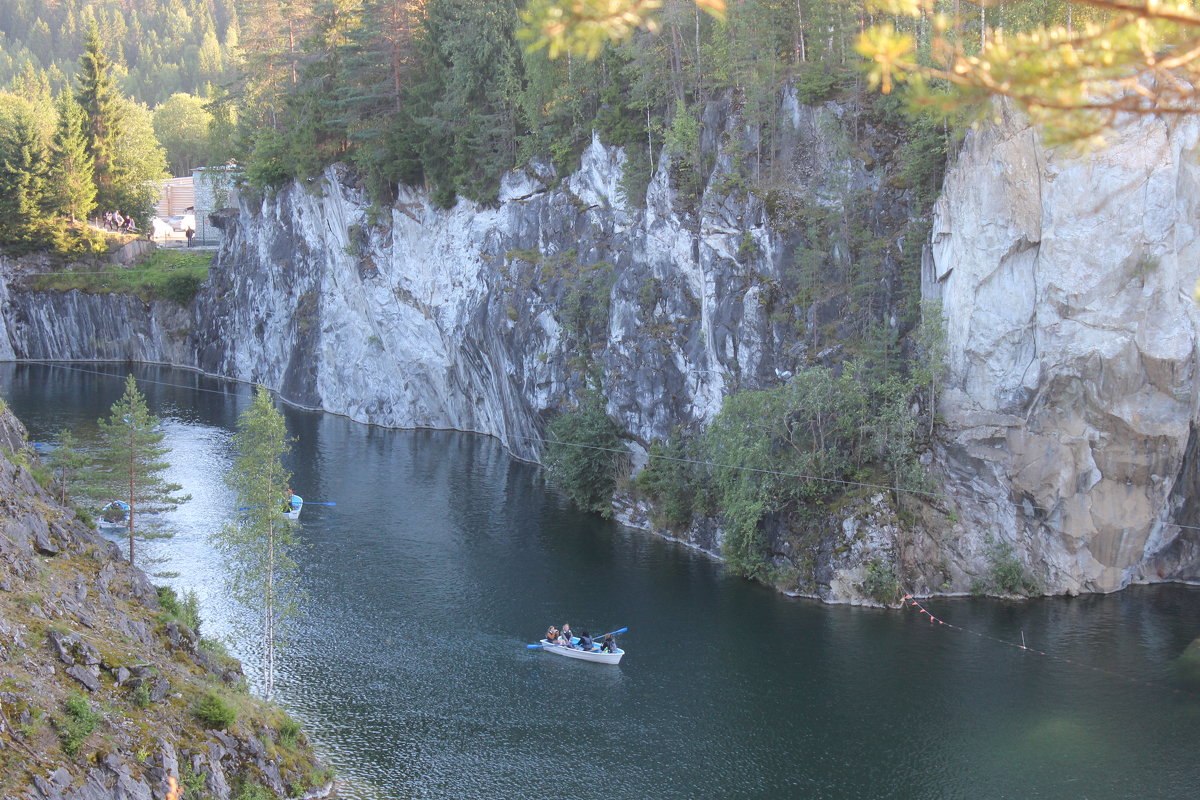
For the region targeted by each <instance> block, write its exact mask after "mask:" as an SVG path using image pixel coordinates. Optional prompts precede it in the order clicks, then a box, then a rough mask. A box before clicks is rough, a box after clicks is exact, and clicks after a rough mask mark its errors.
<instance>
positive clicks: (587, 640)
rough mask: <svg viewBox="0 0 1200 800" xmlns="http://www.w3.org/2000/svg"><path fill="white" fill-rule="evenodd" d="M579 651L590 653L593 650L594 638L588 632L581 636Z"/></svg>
mask: <svg viewBox="0 0 1200 800" xmlns="http://www.w3.org/2000/svg"><path fill="white" fill-rule="evenodd" d="M579 649H580V650H589V651H590V650H591V649H592V637H591V635H590V634H589V633H588V632H587V631H586V630H584V632H583V633H581V634H579Z"/></svg>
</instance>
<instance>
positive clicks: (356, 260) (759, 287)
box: [195, 98, 899, 458]
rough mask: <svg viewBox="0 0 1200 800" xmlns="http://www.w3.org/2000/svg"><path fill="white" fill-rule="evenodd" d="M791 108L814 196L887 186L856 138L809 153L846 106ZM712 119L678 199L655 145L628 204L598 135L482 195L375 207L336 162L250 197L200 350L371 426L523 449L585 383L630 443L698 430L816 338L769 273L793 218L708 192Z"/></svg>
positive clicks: (233, 220)
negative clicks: (486, 198)
mask: <svg viewBox="0 0 1200 800" xmlns="http://www.w3.org/2000/svg"><path fill="white" fill-rule="evenodd" d="M783 113H785V114H787V115H788V116H789V118H790V119H791V122H792V126H791V131H792V135H791V136H790V137H785V139H786V141H784V142H783V143H782V146H785V147H786V148H787V149H788V151H789V152H790V153H791V154H792V155H791V156H789V159H790V161H789V163H792V162H795V163H796V164H804V165H807V167H808V173H809V174H808V175H807V176H806V177H803V180H804V181H807V183H805V184H803V185H800V184H795V185H798V186H801V189H802V190H803V191H804V192H805V193H807V194H808V195H809V196H810V197H812V198H817V200H813V202H817V201H818V200H819V202H822V203H825V204H828V205H830V206H837V205H838V204H840V203H841V202H843V200H844V199H845V197H846V196H847V193H849V192H853V191H863V190H871V189H872V188H878V186H879V184H880V183H881V176H882V173H883V170H882V169H880V170H878V174H871V173H870V172H869V171H868V170H866V169H865V168H864V167H863V164H862V162H861V159H852V158H848V157H846V156H845V155H839V154H840V153H842V152H843V151H846V150H848V148H845V147H842V148H840V149H838V148H834V150H836V151H837V152H836V153H834V154H832V155H829V154H825V155H823V154H822V148H821V147H820V146H819V144H820V142H821V141H822V137H825V138H828V137H829V136H830V132H831V131H833V132H838V131H840V132H841V135H843V136H844V135H847V134H846V131H848V130H850V127H849V126H847V125H845V124H844V123H843V122H842V120H841V119H840V118H839V116H838V115H839V114H844V113H845V110H844V109H838V108H836V107H831V108H826V109H824V110H814V109H809V108H807V107H804V106H801V105H799V104H797V103H796V102H795V100H794V98H789V99H788V102H786V103H785V105H784V108H783ZM711 116H712V119H710V120H706V126H707V127H706V131H708V133H706V136H707V137H709V138H710V139H712V141H711V142H709V143H708V145H709V146H710V147H712V148H713V149H714V150H715V151H716V153H717V154H716V157H715V167H714V169H713V171H712V173H711V175H709V176H708V180H707V182H706V185H707V187H708V188H706V189H705V190H704V191H703V193H702V196H701V197H700V199H699V201H698V202H697V203H696V205H695V206H694V207H691V208H683V207H681V203H680V202H679V199H678V197H677V196H676V194H675V190H674V189H673V188H672V184H671V181H670V180H669V178H668V174H669V171H670V161H669V159H668V158H665V157H664V158H661V159H660V160H659V166H658V170H657V172H656V174H655V175H654V176H653V179H652V180H651V182H650V185H649V188H648V190H647V192H646V199H645V203H644V204H634V203H630V202H628V200H627V199H626V194H625V190H624V188H623V187H622V174H623V169H624V161H625V155H624V153H623V152H622V151H621V150H620V149H619V148H613V147H607V146H605V145H603V144H602V143H601V142H600V141H599V140H598V139H596V140H593V142H592V144H591V145H590V146H589V147H588V148H587V149H586V150H585V151H584V153H583V156H582V160H581V165H580V167H579V169H578V170H576V171H575V172H574V173H573V174H571V175H569V176H568V177H566V178H565V179H562V180H559V179H556V178H555V176H554V174H553V172H552V170H550V169H549V168H547V167H542V166H538V165H536V164H535V165H533V166H531V167H529V168H526V169H523V170H518V171H515V172H512V173H510V174H508V175H507V176H506V177H505V178H504V181H503V183H502V186H501V188H500V193H499V197H498V202H497V203H495V204H493V205H490V206H484V205H478V204H475V203H471V202H469V201H466V200H461V199H460V200H459V202H458V203H457V204H456V205H455V206H454V207H453V208H451V209H439V208H436V207H434V206H433V205H432V204H431V202H430V200H429V197H428V196H427V195H426V194H425V193H424V192H421V191H417V190H412V189H404V190H402V192H401V196H400V197H399V198H398V200H397V201H396V202H395V203H394V204H393V205H392V206H391V207H389V208H383V209H379V208H373V207H372V205H371V203H370V202H369V199H368V198H367V197H366V196H365V195H364V193H363V192H362V190H361V189H360V188H359V187H357V186H356V184H355V179H354V176H353V175H352V174H350V173H349V172H348V171H347V170H345V169H343V168H341V167H334V168H331V169H330V170H328V171H327V172H326V174H325V176H324V178H323V179H322V180H318V181H314V182H312V183H311V184H310V185H309V186H307V187H301V186H293V187H290V188H288V189H286V190H283V191H280V192H278V193H276V194H274V195H272V196H269V197H267V198H266V199H264V200H263V201H262V202H261V204H260V205H257V206H255V207H253V208H251V207H244V208H243V209H242V213H241V214H239V215H237V216H233V217H229V218H227V219H225V220H223V221H222V224H223V225H224V226H225V228H226V234H227V235H226V237H225V239H224V242H225V244H224V245H223V249H222V250H221V252H220V255H219V257H218V259H217V261H216V263H215V265H214V268H213V270H212V274H213V278H212V280H211V282H210V283H209V284H208V285H206V287H205V288H204V289H203V290H202V292H201V295H200V296H199V298H198V302H197V309H196V313H197V319H196V334H195V342H196V349H197V352H196V364H197V365H198V366H199V367H200V368H202V369H204V370H207V371H210V372H215V373H220V374H223V375H230V376H234V377H238V378H242V379H245V380H251V381H259V382H262V383H265V384H266V385H268V386H271V387H274V388H277V389H278V390H279V391H280V392H281V394H282V395H283V397H285V398H286V399H288V400H290V401H292V402H295V403H299V404H301V405H306V406H311V407H315V408H322V409H326V410H329V411H334V412H337V413H340V414H345V415H347V416H349V417H351V418H353V419H356V420H360V421H363V422H371V423H376V424H380V425H389V426H400V427H434V428H451V429H459V430H469V431H479V432H483V433H487V434H491V435H494V436H497V437H499V438H500V439H501V440H502V441H504V443H505V444H506V445H507V446H508V447H509V448H510V449H511V450H512V452H514V453H515V454H517V455H519V456H521V457H524V458H536V456H537V454H538V453H539V452H540V449H541V440H540V437H541V435H542V433H543V431H544V424H545V421H546V419H547V418H548V417H550V416H552V415H553V414H556V413H558V412H560V411H562V410H564V409H567V408H570V407H571V406H572V404H574V403H575V402H577V400H578V398H579V397H580V395H581V393H582V391H583V390H584V389H585V388H586V386H587V385H588V383H589V381H591V382H595V381H598V382H599V383H600V384H601V386H602V389H603V392H604V395H605V397H606V398H607V401H608V410H609V412H610V413H611V414H612V415H613V416H614V418H616V419H617V420H618V421H619V422H620V424H621V425H622V426H623V427H624V428H625V430H626V431H628V433H629V434H630V435H631V438H632V441H633V448H634V449H635V451H638V452H641V451H642V449H643V448H644V447H645V446H647V445H648V444H649V443H650V442H652V441H653V440H654V439H658V438H665V437H667V436H668V435H669V434H670V432H671V430H672V429H673V428H676V427H681V426H682V427H687V426H696V425H702V424H703V423H705V422H706V421H708V420H710V419H711V418H712V417H713V416H714V415H715V414H716V413H717V411H718V410H719V409H720V404H721V401H722V399H723V398H724V397H725V396H726V395H727V394H728V393H729V391H731V389H732V388H734V387H739V388H759V387H763V386H769V385H775V384H777V383H778V382H779V381H780V380H781V376H787V375H790V374H792V373H793V372H794V371H795V369H796V368H797V366H798V365H799V364H801V363H803V361H804V357H805V355H806V353H807V341H806V338H805V336H804V334H803V330H804V328H805V325H804V322H803V318H802V317H803V315H802V314H800V315H797V314H796V313H794V310H793V311H792V312H791V313H790V316H789V312H788V311H787V310H784V309H782V307H781V306H780V305H779V300H778V298H777V297H773V296H769V291H768V290H767V288H766V287H769V286H771V285H778V284H779V283H780V281H781V280H783V276H784V273H785V272H787V271H788V270H793V271H794V260H795V256H794V251H795V245H796V237H797V236H798V235H799V234H798V233H797V232H795V231H783V232H781V231H779V230H777V229H775V228H773V227H772V226H770V225H769V224H768V220H767V212H766V210H765V207H764V201H763V199H762V197H761V196H759V195H756V194H753V193H747V192H744V191H743V192H741V193H736V194H731V193H729V192H723V191H721V190H720V189H719V188H714V187H719V186H720V185H721V183H722V179H723V177H724V176H726V175H728V173H729V170H730V159H729V158H728V157H727V156H725V155H724V153H723V152H722V151H721V148H720V147H719V146H718V144H717V143H716V142H717V139H719V138H720V136H721V135H722V131H725V132H726V133H727V134H730V135H734V136H740V135H743V132H741V129H740V128H739V127H738V125H739V124H740V123H737V122H736V120H735V119H734V118H733V117H731V116H730V115H729V114H728V109H725V110H724V111H722V110H721V109H717V110H715V111H713V112H711ZM863 138H864V139H866V137H865V136H864V137H863ZM864 146H866V145H864ZM656 155H658V154H656ZM818 162H819V163H818ZM895 205H899V204H895ZM775 294H776V295H779V294H780V292H778V291H777V292H776V293H775Z"/></svg>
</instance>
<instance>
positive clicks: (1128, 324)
mask: <svg viewBox="0 0 1200 800" xmlns="http://www.w3.org/2000/svg"><path fill="white" fill-rule="evenodd" d="M1198 143H1200V124H1198V123H1197V122H1196V120H1194V119H1188V120H1183V121H1177V122H1174V123H1171V124H1168V123H1165V122H1161V121H1145V122H1144V123H1143V124H1140V125H1138V126H1136V127H1133V128H1130V129H1127V130H1124V131H1121V132H1119V134H1117V135H1116V136H1115V137H1114V139H1113V141H1112V142H1111V145H1110V146H1109V147H1108V148H1106V149H1103V150H1099V151H1094V152H1090V153H1087V154H1085V155H1083V156H1079V155H1077V154H1073V153H1071V152H1069V151H1066V150H1047V149H1046V148H1044V147H1043V146H1041V144H1040V142H1039V138H1038V135H1037V133H1036V132H1035V131H1034V130H1032V129H1030V128H1029V127H1028V125H1027V124H1025V123H1024V122H1022V121H1021V120H1019V119H1016V118H1014V117H1012V116H1011V115H1010V116H1007V117H1006V118H1004V119H1003V120H1002V122H1000V123H999V124H997V125H995V126H991V127H988V128H985V129H983V130H982V131H977V132H972V133H971V134H970V135H969V137H968V139H967V141H966V144H965V147H964V148H963V151H962V154H961V157H960V159H959V160H958V163H957V165H956V166H955V167H954V169H952V170H951V171H950V172H949V174H948V175H947V179H946V183H945V188H944V192H943V194H942V197H941V198H940V200H939V201H938V204H937V207H936V220H935V223H934V231H933V242H932V248H931V258H930V259H928V261H927V265H926V274H925V279H924V284H925V292H926V293H927V294H928V295H930V296H934V297H940V298H941V300H942V302H943V305H944V310H945V314H946V319H947V331H948V345H949V376H948V378H949V379H948V382H947V385H946V390H945V393H944V394H943V396H942V400H941V404H940V406H939V410H940V412H941V414H942V415H943V417H944V420H945V424H944V426H943V428H942V432H941V434H942V435H941V441H942V446H941V447H940V448H939V451H938V459H937V463H936V469H937V471H939V472H940V473H942V474H944V476H945V486H946V491H947V492H948V493H949V494H950V496H951V498H952V505H953V506H954V507H955V508H956V509H957V510H958V514H959V522H958V525H957V527H956V530H955V533H954V535H952V536H951V537H949V538H948V539H947V540H946V542H947V546H948V548H949V550H950V555H951V558H950V560H951V561H952V562H953V563H959V564H965V563H972V562H973V561H978V560H979V557H980V554H981V553H982V552H983V551H985V550H986V549H987V548H988V547H989V539H990V540H992V541H994V542H997V543H999V542H1003V543H1008V544H1011V545H1012V546H1013V547H1014V548H1015V551H1016V552H1017V553H1018V554H1020V556H1021V559H1022V560H1023V562H1024V563H1026V564H1027V565H1029V566H1030V567H1031V568H1032V571H1033V572H1034V574H1036V575H1038V576H1040V577H1041V578H1042V580H1043V581H1044V583H1045V587H1046V589H1048V590H1049V591H1052V592H1077V591H1111V590H1113V589H1117V588H1120V587H1122V586H1124V585H1127V584H1128V583H1129V582H1131V581H1142V580H1160V579H1181V580H1197V579H1198V578H1200V558H1198V557H1197V552H1196V547H1195V542H1196V536H1195V530H1194V529H1193V528H1192V527H1190V526H1196V525H1197V524H1198V523H1200V516H1198V515H1197V513H1196V511H1197V509H1196V508H1195V506H1194V502H1193V501H1192V500H1191V498H1192V496H1193V495H1194V494H1195V491H1196V488H1197V484H1196V469H1197V467H1196V457H1197V453H1196V449H1197V444H1196V441H1195V437H1196V433H1195V431H1196V420H1197V388H1198V386H1200V371H1198V366H1200V362H1198V351H1197V333H1198V332H1200V312H1198V311H1197V305H1196V302H1195V300H1194V299H1193V297H1192V293H1193V287H1195V286H1196V282H1197V280H1198V279H1200V238H1198V236H1197V220H1198V219H1200V162H1198V161H1197V153H1198V151H1197V145H1198Z"/></svg>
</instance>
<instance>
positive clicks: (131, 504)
mask: <svg viewBox="0 0 1200 800" xmlns="http://www.w3.org/2000/svg"><path fill="white" fill-rule="evenodd" d="M133 438H134V437H133V431H132V429H131V430H130V432H129V565H130V566H133Z"/></svg>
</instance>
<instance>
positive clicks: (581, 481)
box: [543, 390, 626, 517]
mask: <svg viewBox="0 0 1200 800" xmlns="http://www.w3.org/2000/svg"><path fill="white" fill-rule="evenodd" d="M625 454H626V450H625V445H624V442H623V441H622V439H621V429H620V428H619V427H617V424H616V423H615V422H613V420H612V418H611V417H609V416H608V414H607V413H606V412H605V410H604V398H603V397H602V396H601V394H600V393H599V392H598V391H596V390H589V391H587V392H585V393H584V395H583V397H582V398H581V400H580V403H579V406H578V407H577V408H575V409H573V410H571V411H567V412H564V413H562V414H560V415H559V416H557V417H555V418H554V419H553V420H552V421H551V422H550V424H549V426H548V428H547V435H546V448H545V451H544V453H543V462H544V463H545V465H546V469H547V470H548V472H549V474H550V478H551V480H552V481H554V483H556V484H557V485H559V486H560V487H562V489H563V490H564V491H565V492H566V493H567V495H568V496H569V497H570V498H571V499H572V500H573V501H575V504H576V505H577V506H579V508H581V509H583V510H584V511H591V512H595V513H597V514H600V515H601V516H605V517H610V516H612V495H613V491H614V489H615V488H616V480H617V473H618V470H619V468H620V467H621V465H622V463H623V462H624V460H625V459H624V457H625Z"/></svg>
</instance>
